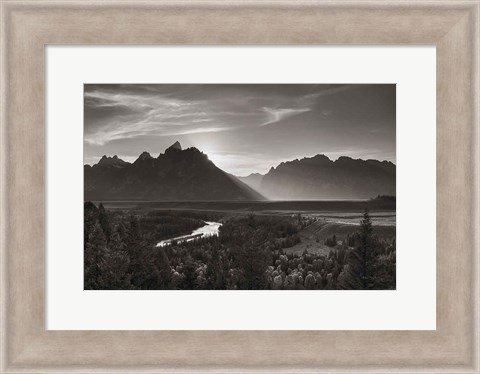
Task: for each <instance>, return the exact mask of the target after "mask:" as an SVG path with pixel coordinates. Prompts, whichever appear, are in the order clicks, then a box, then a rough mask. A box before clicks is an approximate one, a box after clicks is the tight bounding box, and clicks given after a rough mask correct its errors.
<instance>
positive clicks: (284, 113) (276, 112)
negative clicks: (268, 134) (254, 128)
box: [260, 107, 310, 126]
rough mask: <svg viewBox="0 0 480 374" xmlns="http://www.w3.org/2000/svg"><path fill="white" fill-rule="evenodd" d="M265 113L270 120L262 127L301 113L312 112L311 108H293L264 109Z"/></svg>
mask: <svg viewBox="0 0 480 374" xmlns="http://www.w3.org/2000/svg"><path fill="white" fill-rule="evenodd" d="M263 110H264V111H265V113H267V116H268V119H267V121H266V122H264V123H262V124H261V125H260V126H267V125H271V124H273V123H277V122H280V121H281V120H284V119H286V118H290V117H293V116H295V115H297V114H300V113H305V112H308V111H310V108H300V109H293V108H278V109H274V108H267V107H263Z"/></svg>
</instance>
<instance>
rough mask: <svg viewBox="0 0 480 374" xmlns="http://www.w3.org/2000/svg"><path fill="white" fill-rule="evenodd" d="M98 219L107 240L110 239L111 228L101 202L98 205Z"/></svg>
mask: <svg viewBox="0 0 480 374" xmlns="http://www.w3.org/2000/svg"><path fill="white" fill-rule="evenodd" d="M98 221H99V222H100V226H101V227H102V230H103V233H104V234H105V237H106V239H107V242H108V241H109V240H110V235H111V234H112V228H111V226H110V220H109V218H108V214H107V211H106V210H105V208H104V206H103V204H102V203H100V205H99V206H98Z"/></svg>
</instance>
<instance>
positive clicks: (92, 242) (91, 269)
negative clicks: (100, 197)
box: [83, 222, 107, 290]
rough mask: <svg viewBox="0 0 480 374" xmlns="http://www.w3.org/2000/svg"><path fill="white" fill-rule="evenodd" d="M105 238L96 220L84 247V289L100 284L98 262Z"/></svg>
mask: <svg viewBox="0 0 480 374" xmlns="http://www.w3.org/2000/svg"><path fill="white" fill-rule="evenodd" d="M106 245H107V240H106V238H105V234H104V233H103V230H102V227H101V226H100V224H99V223H98V222H97V223H96V224H95V225H94V226H93V230H92V231H91V232H90V234H89V237H88V243H87V245H86V246H85V248H84V269H83V270H84V288H85V289H86V290H93V289H98V288H99V287H100V286H101V283H102V281H101V279H100V278H101V268H100V264H101V262H102V260H103V257H104V256H105V249H106Z"/></svg>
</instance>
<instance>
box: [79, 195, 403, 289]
mask: <svg viewBox="0 0 480 374" xmlns="http://www.w3.org/2000/svg"><path fill="white" fill-rule="evenodd" d="M84 214H85V218H84V220H85V222H84V224H85V237H84V238H85V239H84V240H85V242H84V273H85V274H84V275H85V282H84V286H85V289H132V290H135V289H179V290H181V289H189V290H191V289H198V290H202V289H210V290H215V289H218V290H226V289H232V290H234V289H242V290H255V289H273V290H282V289H283V290H285V289H287V290H289V289H298V290H302V289H310V290H313V289H333V290H335V289H395V287H396V248H395V246H396V245H395V244H396V243H395V240H393V241H390V242H387V241H385V240H381V239H379V238H378V237H377V236H376V235H375V233H374V229H373V227H372V222H371V219H370V215H369V212H368V210H366V211H365V213H364V215H363V218H362V220H361V222H360V226H359V230H358V232H357V233H355V234H354V235H351V236H348V237H347V238H346V239H345V240H343V241H340V242H337V239H336V238H335V242H333V240H332V239H331V240H329V242H328V245H329V247H331V248H330V251H329V253H328V255H322V254H316V253H309V252H307V251H305V252H304V253H302V254H292V253H288V250H287V248H289V247H291V246H293V245H295V244H297V243H299V242H300V236H299V232H300V231H301V230H302V229H303V228H304V227H305V226H307V225H308V224H311V223H312V221H311V220H310V219H308V218H306V217H302V216H301V215H297V216H292V217H279V216H274V217H268V216H260V215H253V214H251V215H246V216H238V217H230V218H229V219H225V220H224V222H223V225H222V226H221V227H220V232H219V236H212V237H208V238H200V239H197V240H194V241H191V242H182V243H173V244H172V245H169V246H166V247H156V245H155V244H156V243H157V242H158V241H160V240H162V239H167V238H171V237H172V236H180V235H184V234H188V233H190V232H191V231H192V230H194V229H196V228H197V227H200V226H203V224H204V220H215V219H217V220H219V219H221V217H219V216H215V217H212V216H211V215H209V214H203V213H193V212H186V213H178V212H146V213H145V212H136V213H135V214H132V212H127V211H118V212H113V211H107V210H105V208H104V207H103V205H102V204H100V205H99V206H98V208H97V207H96V206H95V205H94V204H92V203H90V202H87V203H85V207H84Z"/></svg>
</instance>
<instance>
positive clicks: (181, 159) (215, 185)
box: [84, 142, 264, 200]
mask: <svg viewBox="0 0 480 374" xmlns="http://www.w3.org/2000/svg"><path fill="white" fill-rule="evenodd" d="M84 180H85V182H84V185H85V190H84V194H85V195H84V198H85V200H264V197H263V196H262V195H261V194H260V193H258V192H257V191H255V190H253V189H252V188H250V187H249V186H247V185H246V184H244V183H242V182H241V181H239V180H238V179H237V178H236V177H234V176H232V175H230V174H228V173H226V172H224V171H223V170H221V169H220V168H218V167H217V166H215V164H214V163H213V162H212V161H210V160H209V159H208V157H207V155H206V154H204V153H203V152H200V151H199V150H198V149H197V148H194V147H192V148H187V149H184V150H182V146H181V145H180V143H179V142H175V143H174V144H173V145H172V146H170V147H169V148H167V149H166V150H165V153H163V154H160V155H159V156H158V157H157V158H154V157H152V156H151V155H150V154H149V153H148V152H143V153H142V154H141V155H140V156H139V157H138V158H137V160H135V162H133V163H128V162H126V161H123V160H121V159H119V158H118V157H117V156H114V157H107V156H103V157H102V159H101V160H100V161H99V162H98V164H96V165H93V166H89V165H85V166H84Z"/></svg>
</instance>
